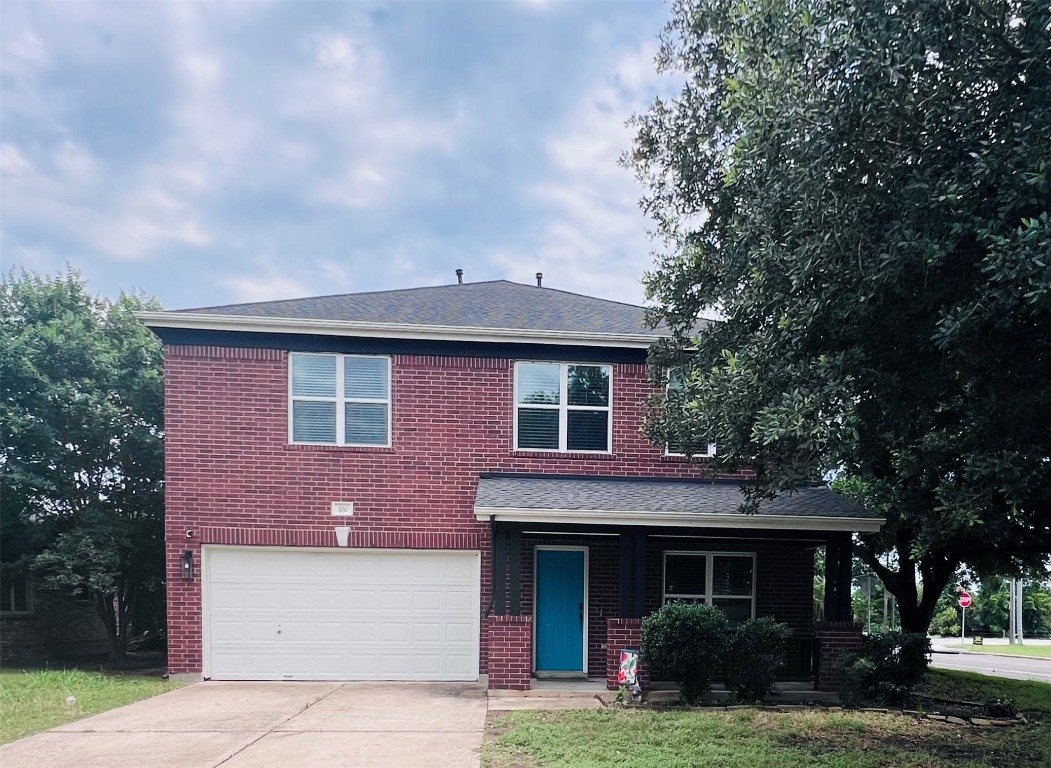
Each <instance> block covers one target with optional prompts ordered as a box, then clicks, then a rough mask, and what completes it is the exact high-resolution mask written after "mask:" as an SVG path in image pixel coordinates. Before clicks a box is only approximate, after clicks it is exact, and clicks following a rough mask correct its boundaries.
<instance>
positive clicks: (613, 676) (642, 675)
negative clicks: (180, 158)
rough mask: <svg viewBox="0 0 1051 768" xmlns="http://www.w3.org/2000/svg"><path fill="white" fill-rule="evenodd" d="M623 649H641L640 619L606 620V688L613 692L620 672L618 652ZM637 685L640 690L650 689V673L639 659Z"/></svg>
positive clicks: (616, 686)
mask: <svg viewBox="0 0 1051 768" xmlns="http://www.w3.org/2000/svg"><path fill="white" fill-rule="evenodd" d="M625 648H634V649H635V650H641V649H642V619H606V688H607V689H608V690H610V691H615V690H617V688H619V687H620V686H619V685H618V684H617V672H618V671H619V670H620V652H621V651H622V650H624V649H625ZM638 676H639V685H640V686H642V690H644V691H645V690H647V689H648V688H649V687H650V673H649V670H648V669H647V668H646V665H645V663H644V662H643V661H642V659H641V658H640V659H639V668H638Z"/></svg>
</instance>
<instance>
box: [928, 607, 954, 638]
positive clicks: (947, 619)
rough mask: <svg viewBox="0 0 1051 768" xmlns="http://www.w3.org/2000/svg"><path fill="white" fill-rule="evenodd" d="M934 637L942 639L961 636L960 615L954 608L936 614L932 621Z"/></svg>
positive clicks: (931, 630)
mask: <svg viewBox="0 0 1051 768" xmlns="http://www.w3.org/2000/svg"><path fill="white" fill-rule="evenodd" d="M930 632H931V634H932V635H941V636H942V637H958V636H959V634H960V614H959V612H958V611H957V610H956V609H955V608H952V607H949V608H944V609H942V610H940V611H938V613H936V614H934V618H933V619H932V620H931V629H930Z"/></svg>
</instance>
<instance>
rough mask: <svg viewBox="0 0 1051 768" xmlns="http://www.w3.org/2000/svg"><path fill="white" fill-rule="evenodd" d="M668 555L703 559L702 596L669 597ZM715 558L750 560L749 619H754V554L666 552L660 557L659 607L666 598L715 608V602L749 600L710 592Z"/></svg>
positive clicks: (675, 595)
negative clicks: (750, 590)
mask: <svg viewBox="0 0 1051 768" xmlns="http://www.w3.org/2000/svg"><path fill="white" fill-rule="evenodd" d="M668 555H672V556H675V557H679V556H683V555H685V556H688V557H703V558H705V562H704V587H705V593H704V594H697V595H694V594H685V593H684V594H678V593H674V594H671V595H669V594H668V592H667V591H666V590H667V585H668ZM716 557H748V558H751V559H752V594H751V606H752V610H751V614H750V618H753V619H754V618H755V593H756V583H757V582H758V579H759V573H758V570H757V568H756V565H757V561H758V558H756V553H755V552H702V551H685V550H674V549H670V550H666V551H665V552H664V553H663V555H662V557H661V605H667V604H668V598H669V597H670V598H671V599H673V600H675V599H679V598H684V599H687V600H694V601H697V602H701V603H704V604H705V605H711V606H713V607H715V601H716V600H723V599H725V600H741V601H744V600H748V599H749V598H748V597H746V596H745V595H718V594H715V592H713V591H712V590H713V589H714V587H715V580H714V578H713V577H714V571H715V558H716Z"/></svg>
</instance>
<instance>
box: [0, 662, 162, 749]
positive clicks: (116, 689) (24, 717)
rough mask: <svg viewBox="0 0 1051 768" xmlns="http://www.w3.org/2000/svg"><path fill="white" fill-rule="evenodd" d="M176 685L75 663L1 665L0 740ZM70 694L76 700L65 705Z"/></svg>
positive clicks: (17, 737)
mask: <svg viewBox="0 0 1051 768" xmlns="http://www.w3.org/2000/svg"><path fill="white" fill-rule="evenodd" d="M180 686H181V684H180V683H174V682H170V681H168V680H163V679H161V678H159V677H147V676H144V675H133V674H127V675H125V674H104V673H100V672H85V671H82V670H77V669H70V670H62V671H58V670H32V671H29V670H21V669H6V670H0V713H3V717H2V718H0V744H6V743H7V742H9V741H14V740H15V739H21V738H23V737H24V736H29V735H31V734H34V733H39V732H40V731H45V730H47V729H48V728H54V727H55V726H58V725H62V724H63V723H68V722H70V721H72V720H79V719H80V718H82V717H87V716H88V715H96V714H98V713H99V712H105V711H106V710H108V709H113V708H114V707H120V706H123V705H125V704H131V703H132V702H134V701H139V700H140V699H145V698H149V697H150V696H155V695H157V694H158V693H165V692H166V691H171V690H174V689H176V688H179V687H180ZM69 696H75V697H76V699H77V703H76V705H74V706H72V707H70V706H67V705H66V698H67V697H69Z"/></svg>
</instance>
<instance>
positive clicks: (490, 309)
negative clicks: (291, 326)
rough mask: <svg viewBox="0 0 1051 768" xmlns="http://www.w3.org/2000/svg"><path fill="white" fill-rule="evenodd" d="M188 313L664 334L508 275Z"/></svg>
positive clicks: (637, 312) (628, 311) (629, 315)
mask: <svg viewBox="0 0 1051 768" xmlns="http://www.w3.org/2000/svg"><path fill="white" fill-rule="evenodd" d="M181 311H182V312H194V313H206V314H214V315H239V316H252V317H272V318H287V319H297V320H306V319H309V320H349V321H359V322H373V323H396V324H410V325H437V326H449V327H460V328H463V327H466V328H508V329H514V330H523V331H568V332H582V333H614V334H644V335H649V336H653V337H654V338H657V337H658V336H660V335H661V334H660V333H659V332H657V331H653V330H651V329H649V328H647V327H646V325H645V322H644V315H645V310H644V309H643V308H642V307H637V306H635V305H632V304H622V303H621V302H619V301H609V300H607V299H597V298H594V297H592V296H582V295H580V294H577V293H569V292H567V291H559V290H556V289H554V288H539V287H537V286H533V285H522V284H521V283H512V282H509V281H507V280H494V281H491V282H483V283H465V284H463V285H440V286H434V287H430V288H407V289H404V290H398V291H377V292H374V293H346V294H340V295H336V296H318V297H315V298H306V299H289V300H287V301H264V302H257V303H254V304H227V305H224V306H218V307H202V308H199V309H186V310H181Z"/></svg>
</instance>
